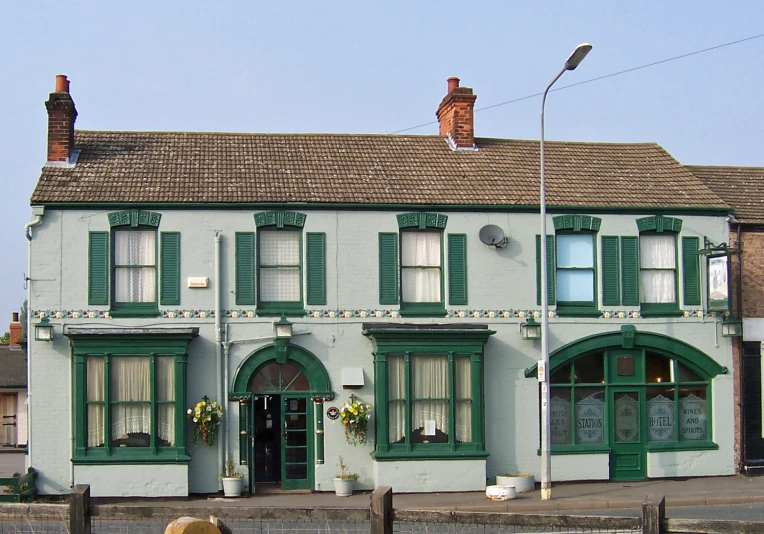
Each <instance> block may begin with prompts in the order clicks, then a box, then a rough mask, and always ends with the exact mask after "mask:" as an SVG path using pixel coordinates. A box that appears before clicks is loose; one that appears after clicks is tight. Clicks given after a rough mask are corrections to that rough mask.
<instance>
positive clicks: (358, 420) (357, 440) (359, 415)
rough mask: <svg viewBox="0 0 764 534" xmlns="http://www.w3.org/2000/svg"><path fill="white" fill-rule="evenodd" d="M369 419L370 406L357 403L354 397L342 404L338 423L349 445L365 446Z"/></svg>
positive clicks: (364, 403)
mask: <svg viewBox="0 0 764 534" xmlns="http://www.w3.org/2000/svg"><path fill="white" fill-rule="evenodd" d="M370 419H371V404H369V403H366V402H359V401H357V400H356V399H355V397H351V398H350V402H343V403H342V408H340V421H342V427H343V428H344V429H345V439H346V440H347V442H348V443H350V444H351V445H365V444H366V442H367V433H368V431H369V420H370Z"/></svg>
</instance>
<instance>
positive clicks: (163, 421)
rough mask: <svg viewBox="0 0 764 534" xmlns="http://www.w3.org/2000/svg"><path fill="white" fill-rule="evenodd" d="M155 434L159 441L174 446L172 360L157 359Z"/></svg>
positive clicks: (173, 378)
mask: <svg viewBox="0 0 764 534" xmlns="http://www.w3.org/2000/svg"><path fill="white" fill-rule="evenodd" d="M156 361H157V368H156V385H157V402H158V404H157V411H158V414H157V434H158V437H159V439H162V440H164V441H166V442H168V444H169V445H174V444H175V403H174V402H166V403H165V402H161V401H174V400H175V365H174V360H173V358H157V360H156Z"/></svg>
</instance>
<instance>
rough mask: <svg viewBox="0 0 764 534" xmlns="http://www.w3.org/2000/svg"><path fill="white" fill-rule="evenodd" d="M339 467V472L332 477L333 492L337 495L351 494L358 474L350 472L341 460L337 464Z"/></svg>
mask: <svg viewBox="0 0 764 534" xmlns="http://www.w3.org/2000/svg"><path fill="white" fill-rule="evenodd" d="M337 465H339V467H340V474H339V475H337V476H336V477H334V492H335V493H336V494H337V496H339V497H350V496H351V495H352V494H353V486H354V485H355V481H356V480H358V475H356V474H355V473H351V472H350V470H349V469H348V466H347V465H346V464H345V462H344V461H343V460H342V456H340V461H339V463H338V464H337Z"/></svg>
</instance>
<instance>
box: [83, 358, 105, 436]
mask: <svg viewBox="0 0 764 534" xmlns="http://www.w3.org/2000/svg"><path fill="white" fill-rule="evenodd" d="M87 362H88V364H87V374H88V375H87V383H86V387H87V395H88V397H87V400H88V401H95V402H100V403H103V358H88V360H87ZM87 406H88V415H87V417H88V425H87V426H88V447H102V446H103V444H104V432H103V424H104V419H103V417H104V408H103V404H90V403H88V405H87Z"/></svg>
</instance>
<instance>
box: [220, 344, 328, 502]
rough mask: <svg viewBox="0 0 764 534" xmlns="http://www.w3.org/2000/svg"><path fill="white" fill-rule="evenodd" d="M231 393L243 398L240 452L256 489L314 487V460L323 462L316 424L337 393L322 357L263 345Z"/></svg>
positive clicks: (241, 371)
mask: <svg viewBox="0 0 764 534" xmlns="http://www.w3.org/2000/svg"><path fill="white" fill-rule="evenodd" d="M231 397H232V398H234V399H237V400H238V401H239V434H240V439H239V448H240V450H239V455H240V463H242V464H247V465H248V468H249V481H250V490H251V491H254V487H255V485H256V484H267V483H271V484H276V485H280V486H281V487H282V488H283V489H310V488H312V487H313V480H314V465H315V464H316V463H322V462H323V434H320V435H319V434H317V433H316V432H315V430H316V429H319V427H320V426H321V424H322V421H321V414H322V411H323V404H322V403H323V400H324V399H327V398H332V397H333V394H332V393H331V391H330V387H329V376H328V374H327V373H326V369H325V368H324V366H323V365H322V364H321V362H320V361H319V360H318V359H317V358H316V357H315V356H314V355H313V354H311V353H310V352H308V351H306V350H305V349H302V348H300V347H296V346H287V347H286V350H282V349H281V348H280V347H275V346H273V345H270V346H268V347H263V348H262V349H259V350H257V351H255V352H254V353H252V354H250V355H249V356H248V357H247V358H246V359H245V360H244V361H243V362H242V364H241V365H240V366H239V368H238V369H237V370H236V373H235V375H234V379H233V388H232V392H231ZM316 437H317V438H318V439H316ZM317 451H318V452H319V453H320V454H319V456H320V457H317V454H316V452H317Z"/></svg>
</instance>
